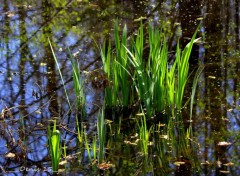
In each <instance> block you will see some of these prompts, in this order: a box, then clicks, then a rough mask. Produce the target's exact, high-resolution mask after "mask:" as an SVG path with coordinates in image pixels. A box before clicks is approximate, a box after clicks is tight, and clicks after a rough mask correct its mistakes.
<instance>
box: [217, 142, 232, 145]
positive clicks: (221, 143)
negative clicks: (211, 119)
mask: <svg viewBox="0 0 240 176" xmlns="http://www.w3.org/2000/svg"><path fill="white" fill-rule="evenodd" d="M231 144H232V143H230V142H225V141H222V142H219V143H218V144H217V145H218V146H229V145H231Z"/></svg>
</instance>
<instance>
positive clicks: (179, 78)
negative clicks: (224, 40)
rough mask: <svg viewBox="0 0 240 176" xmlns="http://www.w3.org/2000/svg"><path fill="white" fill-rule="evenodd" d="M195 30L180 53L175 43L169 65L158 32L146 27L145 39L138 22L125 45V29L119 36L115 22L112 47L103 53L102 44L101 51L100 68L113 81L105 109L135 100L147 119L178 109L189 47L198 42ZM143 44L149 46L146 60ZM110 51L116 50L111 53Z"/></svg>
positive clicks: (183, 88)
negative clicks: (133, 34) (135, 33)
mask: <svg viewBox="0 0 240 176" xmlns="http://www.w3.org/2000/svg"><path fill="white" fill-rule="evenodd" d="M197 31H198V28H197V30H196V32H195V33H194V35H193V37H192V39H191V41H190V43H189V44H187V46H186V47H185V48H184V49H183V52H181V49H180V47H179V43H178V45H177V49H176V58H175V60H174V62H173V63H172V64H169V63H168V58H169V54H168V47H167V40H166V39H165V37H164V34H162V33H161V30H159V29H155V28H153V27H152V25H151V24H149V27H148V30H147V32H148V37H145V36H144V27H143V25H142V23H140V28H139V30H138V32H137V35H136V37H131V38H130V42H128V40H127V28H126V26H125V27H124V29H123V32H122V37H120V34H119V27H118V25H117V23H116V24H115V30H114V41H115V47H114V48H111V45H110V44H109V45H108V49H107V50H106V47H105V45H106V44H104V45H103V48H102V49H101V56H102V60H103V68H104V71H105V73H106V74H107V75H108V79H109V81H110V82H112V85H111V86H108V87H107V88H106V90H105V100H106V102H107V103H106V104H107V106H110V107H111V105H112V107H114V106H117V105H122V106H127V105H128V106H131V105H132V104H133V103H134V102H133V99H134V98H133V97H135V101H136V100H137V101H138V102H139V103H140V104H142V103H143V105H144V107H145V108H146V113H147V117H150V116H152V115H154V114H155V113H156V112H161V111H163V110H166V109H167V108H169V107H171V108H174V107H177V109H181V108H182V99H183V94H184V90H185V86H186V83H187V79H188V70H189V63H188V60H189V57H190V53H191V50H192V46H193V44H194V42H196V40H197V39H196V40H195V38H196V34H197ZM109 43H111V42H109ZM145 45H148V46H149V52H148V51H147V52H148V53H147V55H148V57H147V58H146V56H145V54H144V52H145V50H144V46H145ZM113 49H115V50H116V51H114V52H113V51H112V50H113ZM110 68H111V69H110ZM136 97H137V99H136ZM173 113H174V112H173Z"/></svg>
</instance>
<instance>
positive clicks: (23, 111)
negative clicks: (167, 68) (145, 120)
mask: <svg viewBox="0 0 240 176" xmlns="http://www.w3.org/2000/svg"><path fill="white" fill-rule="evenodd" d="M0 4H1V5H0V37H1V38H0V58H1V59H0V100H1V101H0V111H1V114H0V140H1V141H0V174H1V175H34V174H35V175H51V173H52V172H51V159H50V156H49V153H48V147H47V135H46V127H47V124H48V123H50V121H49V120H50V119H58V128H59V130H61V133H62V143H65V144H66V145H67V147H68V150H67V155H69V156H71V157H69V158H70V159H69V160H68V164H67V165H66V167H68V168H70V170H72V172H71V174H70V173H69V174H67V175H101V174H102V175H184V174H183V173H181V172H180V171H179V172H178V171H176V166H174V160H173V161H171V162H170V163H172V164H169V171H168V172H167V171H166V170H165V171H166V172H165V173H161V166H160V164H159V163H158V164H154V163H155V161H154V160H155V159H156V158H154V157H152V159H151V162H150V163H152V164H150V165H148V167H147V168H145V172H143V171H142V168H143V165H144V162H143V161H142V160H141V158H140V156H139V154H137V153H135V154H134V152H135V151H134V149H133V147H131V146H127V145H126V142H125V143H124V142H123V141H120V140H119V139H115V140H113V138H111V139H109V141H108V142H107V145H108V147H111V148H113V149H114V150H115V151H111V150H110V149H109V153H108V155H109V157H108V159H107V160H108V161H109V163H111V164H112V167H111V168H110V169H107V170H105V171H104V170H101V171H99V170H97V171H93V170H92V169H91V168H90V166H89V164H86V163H87V159H88V158H87V156H86V155H87V154H86V153H83V156H85V157H83V158H85V159H83V161H82V163H78V161H79V160H78V159H79V158H78V157H77V156H75V155H74V153H77V152H78V149H77V148H76V147H75V146H76V140H77V139H76V134H77V131H76V129H75V117H74V112H69V106H68V103H67V100H66V98H65V97H66V96H65V93H64V90H63V86H62V81H61V79H60V77H59V72H58V70H57V66H56V63H55V61H54V59H53V54H52V51H51V49H50V45H49V42H48V39H49V40H50V41H51V43H52V45H53V47H54V50H55V54H56V56H57V59H58V61H59V65H60V68H61V72H62V74H63V79H64V81H65V82H66V84H65V88H66V89H67V92H68V95H69V99H70V102H71V103H72V104H73V105H74V103H75V94H74V89H73V82H72V78H71V76H72V67H71V62H70V59H69V58H70V57H69V53H68V48H69V49H70V52H71V54H72V55H73V56H74V58H75V59H76V60H78V61H79V63H80V68H81V70H82V71H86V72H90V73H91V71H92V70H94V69H98V68H100V67H101V66H102V63H101V59H100V57H99V50H98V47H97V45H96V44H98V45H101V44H102V43H103V41H104V38H105V37H106V38H112V34H113V26H114V20H116V19H118V20H119V23H120V25H121V26H123V25H124V24H127V26H128V30H129V33H130V34H132V35H134V33H135V32H136V29H137V27H138V26H139V19H140V18H142V19H143V23H145V22H146V21H148V20H150V19H152V20H153V21H154V24H155V25H156V26H161V27H163V29H164V31H165V33H166V35H167V36H168V39H169V46H170V49H171V48H172V50H174V46H175V44H176V41H175V38H176V36H177V35H181V36H182V38H181V43H182V45H185V44H186V43H188V42H189V38H191V36H192V34H193V33H194V31H195V29H196V28H197V26H198V24H199V23H200V21H199V20H200V19H202V25H201V28H200V32H199V34H198V37H201V42H200V43H198V44H196V45H195V46H194V49H193V53H192V56H191V58H190V69H191V71H195V70H196V68H197V67H198V66H204V70H203V72H202V74H201V76H200V78H199V84H198V87H197V92H196V96H195V98H196V101H195V106H194V110H193V119H192V124H193V131H194V137H193V139H191V140H193V142H194V143H196V145H197V146H198V147H197V148H198V150H197V156H198V160H199V161H198V166H194V169H193V171H192V175H233V176H238V175H240V165H239V163H240V145H239V141H240V140H239V139H240V133H239V129H240V128H239V127H240V118H239V115H240V98H239V93H240V78H239V75H240V67H239V66H240V59H239V58H240V45H239V44H240V43H239V42H240V24H239V22H240V2H239V1H238V0H213V1H200V0H191V1H187V0H186V1H184V0H179V1H175V0H172V1H171V0H166V1H155V0H149V1H137V0H136V1H131V0H126V1H124V0H115V1H114V0H108V1H105V0H100V1H97V0H96V1H88V0H70V1H67V0H61V1H60V0H40V1H37V0H35V1H34V0H26V1H23V2H22V1H18V0H15V1H14V0H0ZM95 74H96V73H95ZM83 77H84V78H85V79H87V80H88V83H86V99H87V114H88V115H87V133H88V135H89V136H91V135H92V134H95V133H96V125H95V124H96V112H98V110H99V107H100V106H101V105H102V104H103V89H102V88H100V89H99V88H98V89H96V88H94V86H92V84H94V82H93V81H94V80H92V77H89V76H87V75H86V74H83ZM189 82H190V83H191V82H192V77H190V81H189ZM190 83H189V85H191V84H190ZM190 91H191V86H189V87H188V88H187V91H186V94H185V95H186V97H185V99H186V100H187V99H188V97H189V96H190V93H188V92H190ZM183 114H184V117H185V118H186V119H189V110H188V109H186V110H184V111H183ZM123 131H124V130H123ZM123 131H122V133H123ZM125 131H128V130H125ZM128 135H129V134H128V133H126V134H124V133H123V134H122V136H121V137H122V138H121V140H124V139H129V138H130V137H128ZM90 138H91V137H90ZM152 153H154V152H152ZM77 163H78V164H77ZM63 168H64V167H63ZM177 169H181V168H180V167H179V168H177ZM63 175H64V174H63Z"/></svg>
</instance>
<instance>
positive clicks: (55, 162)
mask: <svg viewBox="0 0 240 176" xmlns="http://www.w3.org/2000/svg"><path fill="white" fill-rule="evenodd" d="M48 143H49V148H50V155H51V160H52V168H53V172H58V166H59V162H60V158H61V140H60V131H59V130H57V127H56V120H54V125H53V129H52V130H51V129H50V125H49V126H48Z"/></svg>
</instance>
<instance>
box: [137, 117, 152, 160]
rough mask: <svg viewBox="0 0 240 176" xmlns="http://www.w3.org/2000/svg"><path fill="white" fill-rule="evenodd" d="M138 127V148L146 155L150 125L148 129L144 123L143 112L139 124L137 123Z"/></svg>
mask: <svg viewBox="0 0 240 176" xmlns="http://www.w3.org/2000/svg"><path fill="white" fill-rule="evenodd" d="M138 128H139V139H140V141H139V143H140V148H141V151H142V153H143V155H144V156H147V155H148V146H149V136H150V134H151V131H152V127H151V128H150V129H148V128H147V124H146V116H145V115H144V114H143V116H142V118H141V122H140V124H138Z"/></svg>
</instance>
